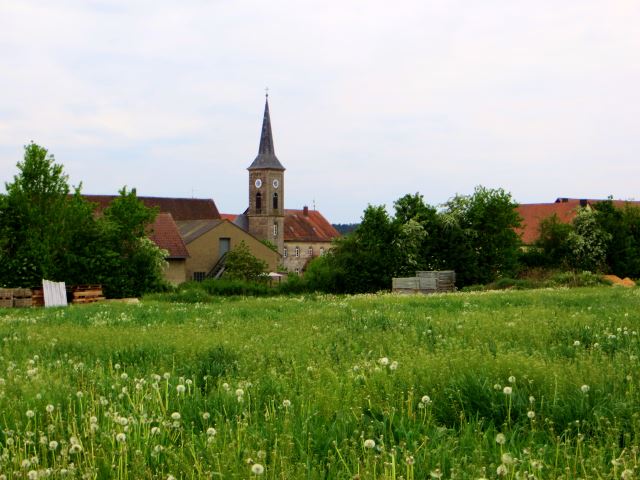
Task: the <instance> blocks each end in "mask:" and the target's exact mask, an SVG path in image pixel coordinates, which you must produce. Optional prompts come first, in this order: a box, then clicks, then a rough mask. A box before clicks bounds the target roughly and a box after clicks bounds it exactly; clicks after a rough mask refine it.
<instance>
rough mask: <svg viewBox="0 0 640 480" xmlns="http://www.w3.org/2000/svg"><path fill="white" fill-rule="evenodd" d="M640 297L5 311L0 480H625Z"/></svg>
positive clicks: (366, 299)
mask: <svg viewBox="0 0 640 480" xmlns="http://www.w3.org/2000/svg"><path fill="white" fill-rule="evenodd" d="M638 331H640V289H638V288H635V289H624V288H615V287H600V288H585V289H573V290H567V289H564V290H535V291H521V292H485V293H464V294H449V295H436V296H429V297H414V296H412V297H398V296H392V295H377V296H355V297H331V296H317V297H316V296H305V297H292V298H267V299H241V298H221V299H219V300H215V301H213V302H212V303H206V304H202V303H194V304H187V303H165V302H161V301H145V302H142V303H141V304H139V305H123V304H97V305H89V306H80V307H69V308H65V309H47V310H44V309H28V310H17V309H13V310H0V340H1V346H0V349H1V350H0V422H2V431H1V432H0V450H1V453H0V479H4V478H8V479H12V478H21V479H24V478H44V477H46V478H131V479H144V478H163V479H167V478H253V477H260V478H272V479H275V478H279V479H307V478H309V479H317V478H340V479H357V478H359V479H378V478H385V479H400V478H403V479H407V480H410V479H424V478H474V479H476V478H497V477H502V478H554V479H556V478H565V479H569V478H579V477H580V478H612V479H613V478H616V479H618V478H627V479H628V478H633V476H634V475H640V472H638V467H639V464H638V461H639V460H638V454H639V452H638V445H640V393H639V386H640V385H639V381H640V375H639V370H638V366H639V363H638V357H639V356H640V345H639V342H638Z"/></svg>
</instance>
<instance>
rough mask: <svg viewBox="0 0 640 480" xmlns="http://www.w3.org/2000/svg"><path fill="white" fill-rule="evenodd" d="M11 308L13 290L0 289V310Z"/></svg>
mask: <svg viewBox="0 0 640 480" xmlns="http://www.w3.org/2000/svg"><path fill="white" fill-rule="evenodd" d="M11 307H13V289H12V288H0V308H11Z"/></svg>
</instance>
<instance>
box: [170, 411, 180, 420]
mask: <svg viewBox="0 0 640 480" xmlns="http://www.w3.org/2000/svg"><path fill="white" fill-rule="evenodd" d="M171 419H172V420H180V413H178V412H173V413H172V414H171Z"/></svg>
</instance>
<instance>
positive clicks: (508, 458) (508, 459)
mask: <svg viewBox="0 0 640 480" xmlns="http://www.w3.org/2000/svg"><path fill="white" fill-rule="evenodd" d="M500 459H501V460H502V463H504V464H505V465H512V464H513V462H514V460H513V457H512V456H511V454H510V453H508V452H505V453H503V454H502V457H501V458H500Z"/></svg>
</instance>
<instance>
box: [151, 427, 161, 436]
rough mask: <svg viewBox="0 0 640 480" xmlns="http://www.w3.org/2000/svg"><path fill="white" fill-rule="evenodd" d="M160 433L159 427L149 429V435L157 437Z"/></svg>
mask: <svg viewBox="0 0 640 480" xmlns="http://www.w3.org/2000/svg"><path fill="white" fill-rule="evenodd" d="M159 433H160V428H159V427H151V435H158V434H159Z"/></svg>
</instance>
